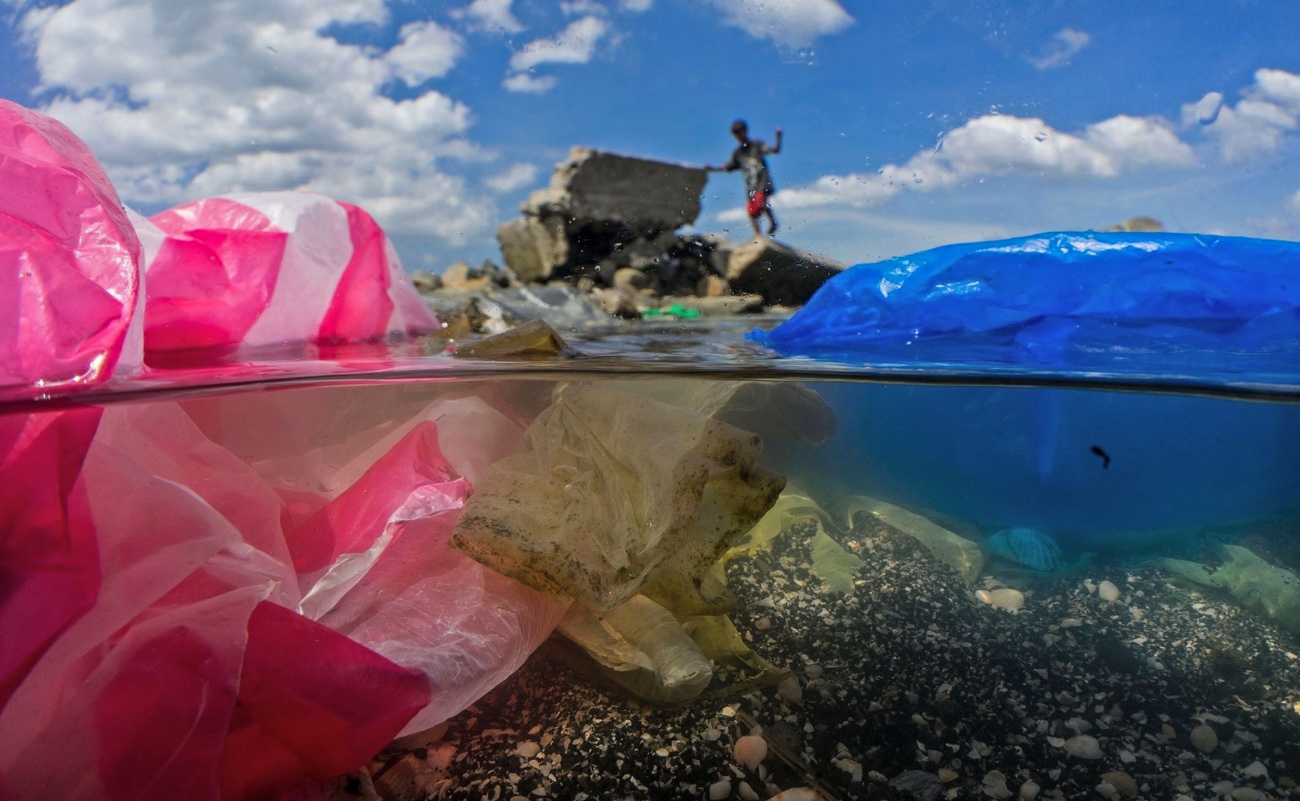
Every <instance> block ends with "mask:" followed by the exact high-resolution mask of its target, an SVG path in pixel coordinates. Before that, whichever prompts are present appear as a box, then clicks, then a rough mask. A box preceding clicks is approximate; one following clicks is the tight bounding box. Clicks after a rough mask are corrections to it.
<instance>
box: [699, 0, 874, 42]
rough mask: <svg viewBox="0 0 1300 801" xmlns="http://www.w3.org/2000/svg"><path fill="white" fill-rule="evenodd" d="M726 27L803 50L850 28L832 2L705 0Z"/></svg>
mask: <svg viewBox="0 0 1300 801" xmlns="http://www.w3.org/2000/svg"><path fill="white" fill-rule="evenodd" d="M709 2H710V3H711V4H713V5H714V6H715V7H716V8H717V9H718V10H719V11H721V12H722V14H723V20H724V22H726V24H728V25H732V26H735V27H737V28H740V29H741V30H743V31H744V32H745V33H747V34H749V35H750V36H752V37H754V38H755V39H770V40H771V41H773V42H775V43H776V44H778V45H783V46H786V47H803V46H805V45H809V44H811V43H812V42H814V41H815V40H816V39H817V38H819V37H821V36H827V35H829V34H832V33H839V32H840V31H842V30H844V29H845V28H847V27H848V26H849V25H851V24H853V17H851V16H849V13H848V12H847V11H845V10H844V8H843V7H841V6H840V4H839V3H837V2H836V1H835V0H709Z"/></svg>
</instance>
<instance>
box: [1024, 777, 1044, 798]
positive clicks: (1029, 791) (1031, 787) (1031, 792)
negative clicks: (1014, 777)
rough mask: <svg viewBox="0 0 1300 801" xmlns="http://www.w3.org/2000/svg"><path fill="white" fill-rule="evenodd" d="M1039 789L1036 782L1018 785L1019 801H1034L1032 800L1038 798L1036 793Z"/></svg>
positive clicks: (1031, 781)
mask: <svg viewBox="0 0 1300 801" xmlns="http://www.w3.org/2000/svg"><path fill="white" fill-rule="evenodd" d="M1041 789H1042V788H1040V787H1039V786H1038V782H1036V781H1034V780H1033V779H1030V780H1029V781H1027V782H1025V783H1024V784H1022V785H1020V801H1034V799H1035V798H1037V797H1038V791H1039V790H1041Z"/></svg>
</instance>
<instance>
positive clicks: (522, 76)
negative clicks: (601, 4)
mask: <svg viewBox="0 0 1300 801" xmlns="http://www.w3.org/2000/svg"><path fill="white" fill-rule="evenodd" d="M609 31H610V28H609V24H608V23H606V22H605V20H603V19H601V18H600V17H597V16H586V17H583V18H582V19H576V20H574V21H573V22H570V23H569V24H568V25H566V26H565V28H564V30H562V31H560V32H559V33H558V34H556V35H555V36H553V37H551V38H549V39H545V38H544V39H534V40H533V41H531V42H529V43H528V44H526V45H524V46H523V47H522V48H520V50H519V51H518V52H516V53H515V54H514V55H513V56H511V57H510V71H511V74H510V75H507V76H506V79H505V80H504V81H502V83H501V85H502V86H504V87H505V88H506V89H507V90H509V91H511V92H531V93H534V94H539V93H541V92H546V91H548V90H550V89H551V88H552V87H554V86H555V83H556V80H555V78H554V77H553V76H549V75H545V76H539V75H534V74H533V71H534V70H535V69H536V68H537V67H538V66H540V65H542V64H586V63H587V62H588V61H590V60H591V58H592V56H594V55H595V54H596V47H597V46H598V45H599V44H600V42H601V40H602V39H604V38H606V35H607V34H608V33H609Z"/></svg>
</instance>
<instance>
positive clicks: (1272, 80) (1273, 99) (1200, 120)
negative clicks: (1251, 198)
mask: <svg viewBox="0 0 1300 801" xmlns="http://www.w3.org/2000/svg"><path fill="white" fill-rule="evenodd" d="M1254 77H1255V81H1254V83H1252V84H1251V85H1250V86H1248V87H1246V89H1244V90H1243V91H1242V96H1243V97H1242V99H1241V100H1240V101H1238V102H1237V104H1236V105H1227V104H1224V103H1223V95H1222V94H1220V93H1218V92H1211V93H1210V94H1207V95H1206V96H1205V97H1203V98H1201V99H1200V100H1199V101H1197V102H1196V103H1189V104H1187V105H1185V106H1183V123H1184V124H1185V125H1188V126H1191V125H1195V124H1199V125H1200V127H1201V129H1202V130H1203V131H1205V133H1206V134H1207V135H1208V136H1209V137H1210V139H1211V140H1212V141H1214V142H1215V143H1216V144H1217V145H1218V151H1219V155H1220V156H1221V157H1222V158H1223V160H1224V161H1225V162H1228V163H1236V162H1242V161H1248V160H1250V159H1254V158H1259V157H1262V156H1267V155H1269V154H1271V153H1273V152H1275V151H1277V150H1278V148H1280V147H1281V146H1282V143H1283V142H1284V141H1285V139H1286V138H1287V136H1289V135H1291V134H1293V133H1295V132H1296V131H1297V130H1298V129H1300V75H1295V74H1293V73H1289V72H1285V71H1283V70H1274V69H1261V70H1256V72H1255V76H1254ZM1216 104H1217V105H1216ZM1207 112H1212V113H1207Z"/></svg>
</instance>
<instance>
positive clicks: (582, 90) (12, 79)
mask: <svg viewBox="0 0 1300 801" xmlns="http://www.w3.org/2000/svg"><path fill="white" fill-rule="evenodd" d="M0 40H3V45H0V96H3V97H5V98H8V99H11V100H15V101H17V102H20V103H23V104H24V105H27V106H30V107H33V108H38V109H41V110H43V111H46V112H47V113H49V114H52V115H53V116H55V117H57V118H59V119H61V120H62V121H63V122H65V123H67V124H68V125H69V126H70V127H71V128H72V129H73V130H74V131H75V132H76V133H77V134H78V135H80V136H81V137H82V138H83V139H85V140H86V142H87V143H88V144H89V145H90V146H91V148H92V149H93V150H94V151H95V153H96V154H97V155H98V156H99V158H100V160H101V161H102V162H103V163H104V164H105V166H106V167H107V168H108V170H109V174H110V175H111V176H112V177H113V179H114V182H115V183H116V185H117V187H118V191H119V193H120V194H121V196H122V198H123V200H124V202H126V203H127V204H128V205H130V206H132V207H134V208H136V209H137V210H140V211H143V212H145V213H153V212H156V211H160V210H162V209H164V208H167V207H169V206H172V205H175V204H177V203H180V202H184V201H187V200H192V199H194V198H198V197H205V196H210V195H217V194H221V193H224V192H230V191H247V190H270V189H288V188H306V189H312V190H315V191H319V192H323V193H325V194H328V195H331V196H333V197H337V198H339V199H343V200H348V201H351V202H355V203H358V204H360V205H361V206H363V207H364V208H366V209H368V210H369V211H370V212H371V213H372V214H374V215H375V217H376V218H377V219H378V220H379V221H380V223H381V224H382V225H383V226H384V227H385V229H386V230H387V231H388V232H389V234H390V235H391V236H392V238H393V240H394V242H395V243H396V244H397V247H398V250H399V252H400V253H401V255H402V258H403V261H404V263H405V264H406V266H407V268H408V269H431V270H433V271H435V272H436V271H440V270H441V269H443V268H445V267H446V266H447V265H448V264H450V263H451V262H453V261H456V260H460V259H465V260H469V261H471V262H477V261H478V260H481V259H483V258H493V259H494V260H495V259H499V254H498V252H497V248H496V242H495V230H496V226H497V225H498V224H499V223H501V222H504V221H506V220H508V219H510V218H512V217H514V216H516V215H517V214H518V206H519V203H520V201H521V200H523V198H524V197H525V196H526V195H527V194H528V193H529V192H530V191H532V190H533V189H537V188H540V187H541V186H543V185H545V183H546V181H547V179H548V177H549V175H550V171H551V168H552V167H553V166H554V164H555V163H556V162H557V161H559V160H561V159H562V158H563V157H564V155H565V154H566V153H567V152H568V150H569V148H570V147H571V146H572V145H587V146H591V147H597V148H601V149H607V150H612V151H616V152H621V153H628V154H633V155H640V156H646V157H652V158H659V159H664V160H668V161H677V162H684V163H694V164H703V163H721V162H722V161H724V160H725V159H726V157H727V155H728V154H729V152H730V149H731V147H732V146H733V144H734V142H733V140H732V139H731V137H730V135H729V133H728V131H727V128H728V126H729V124H730V122H731V120H732V119H734V118H736V117H744V118H745V119H747V120H749V122H750V126H751V131H752V133H753V134H754V135H755V136H758V137H760V138H767V139H770V138H771V136H772V131H773V129H774V128H776V127H778V126H779V127H781V128H783V129H784V130H785V150H784V151H783V152H782V153H781V154H780V155H778V156H774V157H772V158H771V165H772V171H773V174H774V177H775V180H776V183H777V187H778V192H777V195H776V198H775V201H774V206H775V208H776V211H777V214H778V216H779V217H780V219H781V222H782V227H783V231H782V234H781V238H782V239H783V240H785V241H787V242H789V243H791V244H793V245H796V246H799V247H803V248H807V249H810V250H814V251H817V252H821V253H824V254H827V255H829V256H832V257H834V258H837V259H839V260H841V261H844V262H846V263H856V262H861V261H872V260H876V259H880V258H885V257H888V256H893V255H898V254H902V253H907V252H912V251H916V250H921V249H924V248H928V247H933V246H936V245H940V244H945V243H948V242H954V241H967V240H978V239H991V238H1000V237H1004V236H1014V235H1021V234H1028V233H1034V232H1037V231H1044V230H1054V229H1084V228H1090V227H1101V226H1105V225H1108V224H1111V223H1114V222H1118V221H1119V220H1122V219H1124V218H1126V217H1130V216H1134V215H1147V216H1152V217H1156V218H1158V219H1160V220H1162V221H1163V222H1164V223H1165V225H1166V226H1167V227H1168V228H1169V229H1170V230H1175V231H1203V232H1213V233H1225V234H1236V235H1246V236H1268V237H1275V238H1288V239H1300V158H1297V156H1300V46H1297V44H1296V43H1297V41H1300V3H1296V2H1290V1H1289V0H1288V1H1287V2H1274V1H1273V0H1258V1H1255V0H1249V1H1247V0H1219V1H1217V2H1208V1H1203V0H1181V2H1169V1H1167V0H1150V1H1149V2H1142V3H1120V2H1100V1H1099V0H1093V1H1092V2H1070V1H1069V0H1057V1H1056V2H1031V1H1030V0H1024V1H1023V2H1022V1H1018V0H1007V1H1006V2H1003V0H906V1H905V2H885V1H884V0H882V1H881V2H859V3H851V2H842V3H837V2H836V1H835V0H601V1H600V2H597V1H596V0H572V1H571V2H541V0H450V1H448V2H423V1H422V0H388V1H386V0H315V1H314V2H310V3H308V2H302V0H226V2H223V3H220V4H218V3H210V2H190V1H188V0H152V2H150V1H149V0H73V2H67V3H50V2H31V0H0ZM742 199H743V198H742V187H741V179H740V177H739V176H738V175H737V174H718V175H713V176H711V177H710V179H709V183H708V187H707V188H706V190H705V198H704V210H703V212H702V214H701V216H700V219H699V221H698V222H697V225H696V227H697V228H698V229H700V230H706V231H717V232H721V233H726V234H727V235H729V236H730V237H731V238H733V239H736V240H743V239H745V238H747V237H748V235H749V232H750V231H749V225H748V222H747V221H746V220H745V218H744V216H743V214H742V213H741V212H740V211H739V206H740V203H741V200H742Z"/></svg>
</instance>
